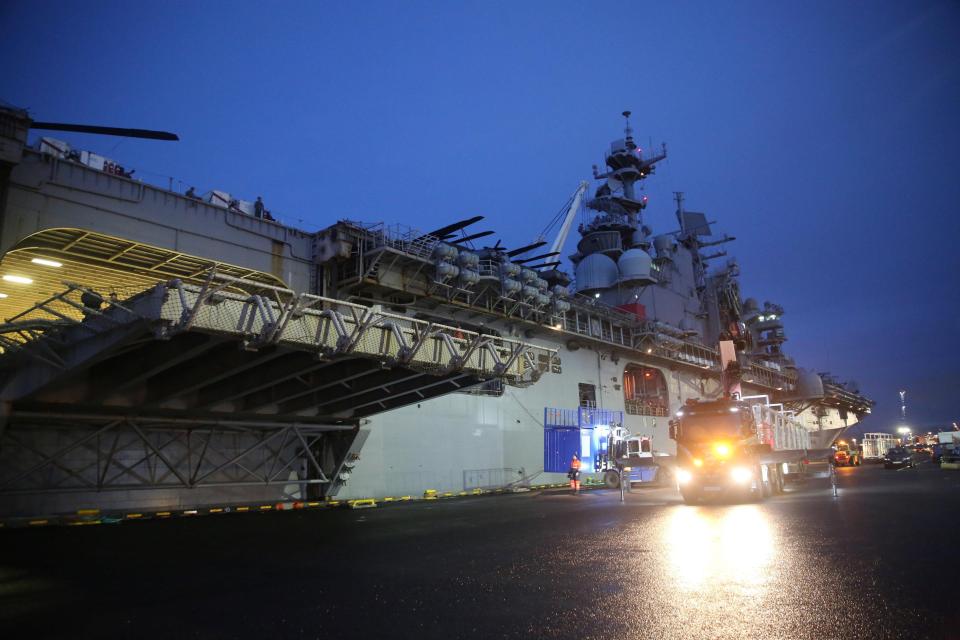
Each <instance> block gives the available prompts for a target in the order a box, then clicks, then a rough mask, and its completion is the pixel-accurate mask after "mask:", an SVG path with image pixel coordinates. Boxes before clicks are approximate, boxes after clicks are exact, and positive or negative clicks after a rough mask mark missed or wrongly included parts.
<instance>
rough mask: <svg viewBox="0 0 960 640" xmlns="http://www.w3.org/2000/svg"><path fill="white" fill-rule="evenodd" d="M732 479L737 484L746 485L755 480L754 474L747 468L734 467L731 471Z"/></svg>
mask: <svg viewBox="0 0 960 640" xmlns="http://www.w3.org/2000/svg"><path fill="white" fill-rule="evenodd" d="M730 477H731V478H733V481H734V482H736V483H737V484H746V483H748V482H750V480H752V479H753V472H751V471H750V469H747V468H746V467H734V468H733V469H731V470H730Z"/></svg>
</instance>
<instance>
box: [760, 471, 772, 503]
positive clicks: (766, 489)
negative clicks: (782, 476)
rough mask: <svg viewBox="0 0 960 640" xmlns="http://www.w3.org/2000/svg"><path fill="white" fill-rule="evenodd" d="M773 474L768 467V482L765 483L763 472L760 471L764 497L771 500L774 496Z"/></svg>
mask: <svg viewBox="0 0 960 640" xmlns="http://www.w3.org/2000/svg"><path fill="white" fill-rule="evenodd" d="M773 474H774V472H773V471H771V470H770V467H767V481H766V482H764V481H763V470H762V469H761V470H760V485H761V486H762V487H763V497H764V498H769V497H770V496H772V495H773V482H774V480H773Z"/></svg>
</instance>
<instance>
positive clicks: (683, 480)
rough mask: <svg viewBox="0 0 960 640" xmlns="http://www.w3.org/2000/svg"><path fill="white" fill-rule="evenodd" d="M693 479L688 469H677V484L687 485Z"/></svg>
mask: <svg viewBox="0 0 960 640" xmlns="http://www.w3.org/2000/svg"><path fill="white" fill-rule="evenodd" d="M692 479H693V474H692V473H690V472H689V471H687V470H686V469H677V482H679V483H680V484H687V483H688V482H690V481H691V480H692Z"/></svg>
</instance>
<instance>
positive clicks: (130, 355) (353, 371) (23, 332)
mask: <svg viewBox="0 0 960 640" xmlns="http://www.w3.org/2000/svg"><path fill="white" fill-rule="evenodd" d="M624 117H625V118H626V127H625V130H624V135H623V137H622V138H618V139H617V140H615V141H613V143H612V144H611V145H610V146H609V149H608V150H607V152H606V153H605V160H604V165H605V166H604V167H603V168H598V167H594V169H593V176H592V177H593V181H592V182H590V181H585V182H583V183H581V184H580V186H579V187H578V188H577V189H576V191H575V192H574V194H573V195H572V196H571V198H570V200H569V201H568V203H567V204H566V205H565V206H564V207H563V209H561V212H560V214H558V216H557V218H556V219H555V221H554V222H555V223H556V224H555V226H556V227H557V230H556V234H555V236H554V237H553V238H549V239H541V240H538V241H537V242H534V243H533V244H530V245H527V246H524V247H518V248H512V249H511V248H507V247H504V246H502V245H501V243H500V242H496V243H493V242H489V241H486V240H484V241H483V242H480V241H481V240H482V239H483V238H487V237H488V236H489V235H491V234H492V232H490V231H478V232H475V231H473V230H471V229H470V227H471V225H473V224H476V223H477V222H478V221H479V220H480V219H481V217H480V216H477V217H474V218H470V219H468V220H463V221H459V222H455V223H451V224H449V225H446V226H444V227H441V228H439V229H434V230H430V231H424V230H417V229H413V228H409V227H405V226H402V225H395V224H391V223H389V222H387V223H385V222H379V223H370V222H358V221H353V220H345V219H342V220H339V221H338V222H336V223H334V224H332V225H330V226H329V227H327V228H324V229H322V230H320V231H318V232H310V231H305V230H302V229H298V228H296V227H295V226H290V225H285V224H282V223H281V222H280V221H276V220H274V219H273V217H272V216H271V215H270V213H269V212H267V211H265V210H264V209H263V206H262V204H260V203H253V202H246V201H243V200H240V199H239V198H235V197H233V196H231V195H230V194H228V193H226V192H223V191H218V190H211V191H209V192H207V193H206V194H204V195H199V194H197V193H196V192H195V191H194V190H193V189H192V188H191V189H190V190H188V191H187V192H186V193H181V192H180V190H178V189H174V187H173V181H172V179H171V181H170V183H169V184H168V185H164V186H159V185H151V184H148V183H146V182H143V181H141V180H139V179H138V177H136V175H135V173H134V171H133V170H128V169H126V168H124V167H122V166H120V165H119V163H116V162H114V161H112V160H110V159H108V158H105V157H103V156H99V155H97V154H95V153H91V152H88V151H80V150H76V149H71V148H70V147H69V145H67V144H66V143H64V142H62V141H59V140H56V139H54V138H49V137H42V138H40V139H39V140H37V141H36V142H35V144H34V145H33V146H32V147H28V146H27V145H26V140H27V133H28V131H29V130H31V129H44V128H45V129H49V130H71V131H83V132H88V133H100V134H107V135H125V136H129V135H136V136H139V137H147V138H152V139H157V140H173V139H176V136H175V135H173V134H169V133H166V132H153V131H147V130H135V129H116V128H111V127H91V126H86V125H62V124H56V123H39V122H35V121H33V120H32V119H31V118H30V117H29V115H28V114H27V113H26V112H23V111H21V110H16V109H12V108H11V109H5V110H0V207H2V220H0V222H2V224H0V251H2V259H0V271H2V281H0V315H2V316H3V319H4V322H3V323H2V325H0V400H2V403H3V411H2V412H0V513H54V512H72V510H74V509H76V508H77V507H78V506H89V505H97V506H100V507H102V508H114V509H131V508H133V509H141V508H144V509H145V508H146V506H147V505H149V506H153V507H156V508H160V509H166V508H167V507H169V506H171V505H173V506H176V507H178V508H184V509H188V511H186V512H192V511H190V508H192V507H195V506H198V505H224V504H230V503H236V502H243V501H247V502H249V501H252V500H282V501H283V500H307V499H311V498H312V499H314V500H316V499H318V498H324V497H325V498H330V497H333V496H337V497H340V498H368V497H385V496H408V495H411V496H418V495H423V493H424V492H426V491H436V492H438V493H440V494H442V493H446V492H450V493H460V492H470V491H476V490H483V489H493V488H503V487H509V486H516V485H518V484H520V485H522V484H530V483H552V482H561V481H563V480H564V479H565V478H564V474H565V472H566V469H567V465H568V462H569V459H570V455H571V453H573V452H577V453H578V454H579V455H580V456H581V457H582V459H583V461H584V470H585V472H586V475H588V476H589V475H591V474H594V472H596V474H594V475H595V476H596V477H601V475H602V471H603V467H604V464H606V463H608V462H609V459H608V456H609V451H610V442H612V440H613V439H614V438H620V439H621V440H622V439H623V438H630V439H631V440H630V441H631V442H634V443H637V444H638V446H641V447H642V451H643V452H644V453H647V454H649V455H650V456H654V457H655V456H656V455H657V454H672V453H674V443H673V441H672V440H670V438H669V422H670V419H671V417H672V416H673V415H674V414H675V413H676V412H677V411H678V410H680V409H681V407H683V406H684V405H685V403H686V402H687V401H688V400H691V399H711V398H717V397H719V396H720V395H722V394H723V393H724V392H725V386H724V384H723V374H724V368H725V367H726V365H727V364H728V363H729V362H730V361H731V358H732V359H733V361H735V362H736V364H737V365H738V370H739V378H740V380H741V388H740V393H741V395H742V396H743V397H745V398H746V397H754V398H762V399H763V401H764V403H765V404H767V405H770V406H776V407H779V408H780V409H781V410H782V411H780V412H779V413H778V415H779V416H781V417H782V418H783V420H784V421H785V422H784V424H783V425H779V426H782V427H784V428H785V429H786V428H789V429H792V430H793V432H796V431H797V430H799V431H802V432H803V436H804V437H803V438H800V439H795V440H794V444H793V448H797V447H799V448H806V447H809V448H822V447H826V446H829V445H830V443H831V442H832V441H833V440H834V439H835V438H836V437H837V435H839V433H840V432H841V431H842V430H843V429H844V428H845V427H847V426H850V425H852V424H854V423H856V422H857V421H858V420H860V419H861V418H862V417H863V416H864V415H865V414H867V413H869V412H870V408H871V405H872V402H871V401H870V400H869V399H868V398H866V397H865V396H864V395H862V394H861V393H860V392H859V390H858V389H857V388H856V387H855V386H854V385H851V384H849V383H841V382H839V381H838V380H836V379H834V378H833V377H830V376H829V375H827V374H822V373H817V371H816V369H811V368H807V369H803V368H801V367H799V366H798V364H797V363H795V362H794V360H793V359H792V358H791V357H789V356H788V355H787V354H786V353H785V352H784V350H783V346H784V343H785V341H786V334H785V330H784V320H783V316H784V313H785V311H784V309H783V308H781V307H780V306H779V305H777V304H775V303H773V302H762V303H760V302H758V301H757V300H756V299H754V298H750V297H746V298H745V297H744V296H743V295H742V293H741V291H740V286H739V282H738V273H739V272H738V267H737V264H736V262H735V261H733V260H730V259H727V256H726V253H725V251H724V250H723V249H722V248H718V247H722V245H725V244H727V243H729V242H732V241H733V240H734V239H733V238H732V237H729V236H726V235H721V234H717V233H715V232H714V226H715V224H716V223H715V222H712V221H710V220H708V218H707V217H706V216H705V215H704V214H703V213H699V212H695V211H690V210H687V209H686V207H685V205H684V200H683V196H682V194H677V195H676V202H675V205H676V209H675V218H673V219H671V220H670V221H669V223H667V224H666V226H665V227H664V228H661V229H657V230H654V229H653V227H652V225H651V224H650V223H649V222H648V221H647V220H646V219H645V215H644V214H645V210H646V208H647V204H648V202H647V198H646V197H645V196H643V195H642V185H643V182H644V180H646V179H648V178H649V177H650V176H652V175H653V174H654V171H655V168H656V165H657V164H658V163H659V162H660V161H662V160H663V159H664V158H665V157H666V148H665V147H661V148H659V149H652V150H651V149H641V148H640V147H639V146H638V145H637V144H636V142H635V140H634V137H633V132H632V130H631V128H630V123H629V112H624ZM656 206H657V207H658V208H661V209H662V208H665V207H668V206H670V205H668V204H667V203H656ZM662 218H663V216H661V220H662ZM578 220H579V221H580V222H579V225H576V223H577V221H578ZM575 225H576V228H575ZM574 228H575V231H576V234H577V235H578V236H579V238H578V239H577V241H576V247H575V249H573V250H572V253H570V254H569V255H567V254H566V252H565V247H566V246H567V244H568V243H567V240H568V236H569V235H571V232H572V231H574ZM570 240H571V244H572V240H573V238H570ZM548 245H549V246H548ZM361 338H362V339H361ZM721 342H722V344H724V345H728V346H732V348H733V350H734V351H733V353H732V354H731V353H730V352H729V350H727V351H724V353H723V356H722V355H721V348H720V344H721ZM425 345H426V346H425ZM787 423H789V424H787ZM295 504H303V503H302V502H298V503H295ZM216 508H217V509H220V507H216ZM220 510H221V511H222V509H220ZM157 513H158V514H163V513H168V512H167V511H166V510H161V511H158V512H157Z"/></svg>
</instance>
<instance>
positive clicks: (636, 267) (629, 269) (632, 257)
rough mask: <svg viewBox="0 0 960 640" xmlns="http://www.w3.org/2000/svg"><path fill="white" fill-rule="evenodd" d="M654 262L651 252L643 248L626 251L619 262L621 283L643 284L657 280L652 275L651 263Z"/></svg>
mask: <svg viewBox="0 0 960 640" xmlns="http://www.w3.org/2000/svg"><path fill="white" fill-rule="evenodd" d="M652 262H653V261H652V260H651V258H650V254H649V253H647V252H646V251H644V250H643V249H628V250H627V251H624V252H623V255H621V256H620V260H619V261H618V262H617V264H618V265H619V267H620V283H621V284H625V285H642V284H650V283H652V282H656V279H655V278H654V277H653V276H651V275H650V264H651V263H652Z"/></svg>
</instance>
